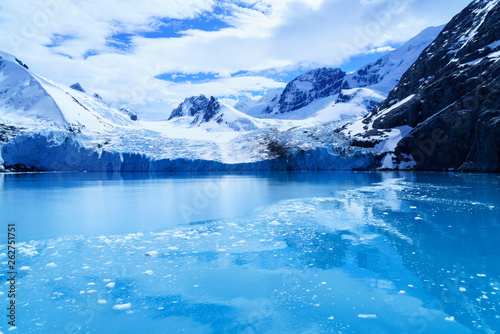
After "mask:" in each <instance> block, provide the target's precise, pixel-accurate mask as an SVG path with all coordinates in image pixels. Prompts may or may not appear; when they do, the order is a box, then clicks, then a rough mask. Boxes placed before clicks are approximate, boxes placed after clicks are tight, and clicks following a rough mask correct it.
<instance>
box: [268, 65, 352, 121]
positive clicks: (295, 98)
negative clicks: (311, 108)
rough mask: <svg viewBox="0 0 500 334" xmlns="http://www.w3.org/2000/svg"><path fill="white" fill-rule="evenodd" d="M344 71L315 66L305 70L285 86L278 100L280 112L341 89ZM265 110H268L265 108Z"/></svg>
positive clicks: (298, 107) (292, 109)
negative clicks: (312, 68)
mask: <svg viewBox="0 0 500 334" xmlns="http://www.w3.org/2000/svg"><path fill="white" fill-rule="evenodd" d="M345 76H346V73H345V72H343V71H342V70H340V69H338V68H326V67H323V68H317V69H315V70H312V71H309V72H306V73H304V74H302V75H300V76H298V77H297V78H295V79H294V80H292V81H291V82H290V83H288V85H287V86H286V88H285V90H284V91H283V93H282V94H281V97H280V100H279V102H278V110H279V112H280V113H287V112H290V111H294V110H297V109H300V108H302V107H305V106H307V105H308V104H310V103H311V102H312V101H314V100H316V99H321V98H324V97H327V96H331V95H334V94H339V93H340V92H341V91H342V86H343V84H344V78H345ZM265 112H269V110H266V111H265Z"/></svg>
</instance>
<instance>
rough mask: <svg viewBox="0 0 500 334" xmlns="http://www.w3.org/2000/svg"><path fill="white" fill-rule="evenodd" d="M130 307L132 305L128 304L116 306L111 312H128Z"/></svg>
mask: <svg viewBox="0 0 500 334" xmlns="http://www.w3.org/2000/svg"><path fill="white" fill-rule="evenodd" d="M131 306H132V304H130V303H127V304H116V305H114V306H113V307H112V308H113V310H118V311H121V310H128V309H129V308H130V307H131Z"/></svg>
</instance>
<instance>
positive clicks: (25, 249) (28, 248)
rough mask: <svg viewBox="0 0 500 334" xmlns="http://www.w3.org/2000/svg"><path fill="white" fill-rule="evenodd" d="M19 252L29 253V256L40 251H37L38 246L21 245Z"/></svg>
mask: <svg viewBox="0 0 500 334" xmlns="http://www.w3.org/2000/svg"><path fill="white" fill-rule="evenodd" d="M19 253H21V254H24V255H28V256H35V255H38V252H37V251H36V248H35V247H33V246H29V245H27V246H25V247H20V248H19Z"/></svg>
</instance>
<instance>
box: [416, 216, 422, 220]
mask: <svg viewBox="0 0 500 334" xmlns="http://www.w3.org/2000/svg"><path fill="white" fill-rule="evenodd" d="M415 220H423V219H422V218H421V217H415Z"/></svg>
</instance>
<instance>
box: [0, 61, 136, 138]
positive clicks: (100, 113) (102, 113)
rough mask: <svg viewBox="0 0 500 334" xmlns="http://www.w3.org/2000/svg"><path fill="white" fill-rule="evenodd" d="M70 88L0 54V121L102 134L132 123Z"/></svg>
mask: <svg viewBox="0 0 500 334" xmlns="http://www.w3.org/2000/svg"><path fill="white" fill-rule="evenodd" d="M73 86H74V87H73V88H69V87H66V86H64V85H59V84H56V83H54V82H52V81H50V80H48V79H45V78H43V77H41V76H39V75H36V74H34V73H32V72H31V71H30V70H29V68H28V66H26V65H25V64H23V63H22V62H21V61H20V60H19V59H17V58H16V57H14V56H12V55H10V54H7V53H4V52H0V117H1V119H2V121H4V122H6V121H7V122H9V124H12V125H26V124H32V125H36V126H39V125H40V122H41V123H43V124H46V125H51V126H57V127H61V128H65V129H72V130H74V131H80V130H81V129H87V130H91V131H106V130H112V129H113V128H114V127H116V126H117V125H119V126H128V125H130V124H132V120H131V119H130V117H128V116H127V115H125V114H123V113H121V112H118V111H117V110H115V109H113V108H111V107H109V106H108V105H107V104H105V103H104V102H103V101H102V100H101V99H99V98H96V97H93V96H90V95H88V94H86V93H85V92H84V91H83V89H82V88H81V86H80V85H79V84H78V87H76V86H75V85H73ZM76 88H79V89H76Z"/></svg>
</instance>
